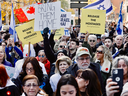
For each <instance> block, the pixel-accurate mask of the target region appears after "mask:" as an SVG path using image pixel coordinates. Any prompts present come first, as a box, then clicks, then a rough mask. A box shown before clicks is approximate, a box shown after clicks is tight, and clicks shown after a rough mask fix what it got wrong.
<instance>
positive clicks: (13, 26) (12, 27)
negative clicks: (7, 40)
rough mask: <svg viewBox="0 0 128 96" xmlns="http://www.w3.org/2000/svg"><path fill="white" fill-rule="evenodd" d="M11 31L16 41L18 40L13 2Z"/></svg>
mask: <svg viewBox="0 0 128 96" xmlns="http://www.w3.org/2000/svg"><path fill="white" fill-rule="evenodd" d="M9 33H10V34H12V35H13V37H14V42H16V41H18V38H17V33H16V30H15V18H14V11H13V3H12V12H11V22H10V27H9Z"/></svg>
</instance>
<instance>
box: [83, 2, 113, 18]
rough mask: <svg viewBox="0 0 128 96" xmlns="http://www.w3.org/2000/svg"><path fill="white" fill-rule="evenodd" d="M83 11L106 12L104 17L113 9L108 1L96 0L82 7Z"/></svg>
mask: <svg viewBox="0 0 128 96" xmlns="http://www.w3.org/2000/svg"><path fill="white" fill-rule="evenodd" d="M83 9H99V10H106V16H108V15H109V14H110V13H111V12H112V11H113V7H112V4H111V1H110V0H98V1H96V2H94V3H92V4H89V5H87V6H85V7H83Z"/></svg>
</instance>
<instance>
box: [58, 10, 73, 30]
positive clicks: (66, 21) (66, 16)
mask: <svg viewBox="0 0 128 96" xmlns="http://www.w3.org/2000/svg"><path fill="white" fill-rule="evenodd" d="M60 25H61V27H67V28H68V27H70V25H71V12H61V17H60Z"/></svg>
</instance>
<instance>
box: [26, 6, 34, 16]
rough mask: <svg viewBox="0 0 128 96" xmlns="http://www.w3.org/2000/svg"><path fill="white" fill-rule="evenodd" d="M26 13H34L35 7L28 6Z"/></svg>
mask: <svg viewBox="0 0 128 96" xmlns="http://www.w3.org/2000/svg"><path fill="white" fill-rule="evenodd" d="M27 13H28V14H34V13H35V8H34V7H30V8H29V10H28V11H27Z"/></svg>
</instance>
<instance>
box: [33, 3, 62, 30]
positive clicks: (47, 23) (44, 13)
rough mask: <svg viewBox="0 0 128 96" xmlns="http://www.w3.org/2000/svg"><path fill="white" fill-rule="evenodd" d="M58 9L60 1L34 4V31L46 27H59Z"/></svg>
mask: <svg viewBox="0 0 128 96" xmlns="http://www.w3.org/2000/svg"><path fill="white" fill-rule="evenodd" d="M60 9H61V3H60V1H58V2H53V3H45V4H39V5H36V7H35V24H34V31H42V30H43V29H44V28H46V27H49V29H50V30H51V29H59V28H60V13H61V11H60Z"/></svg>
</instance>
